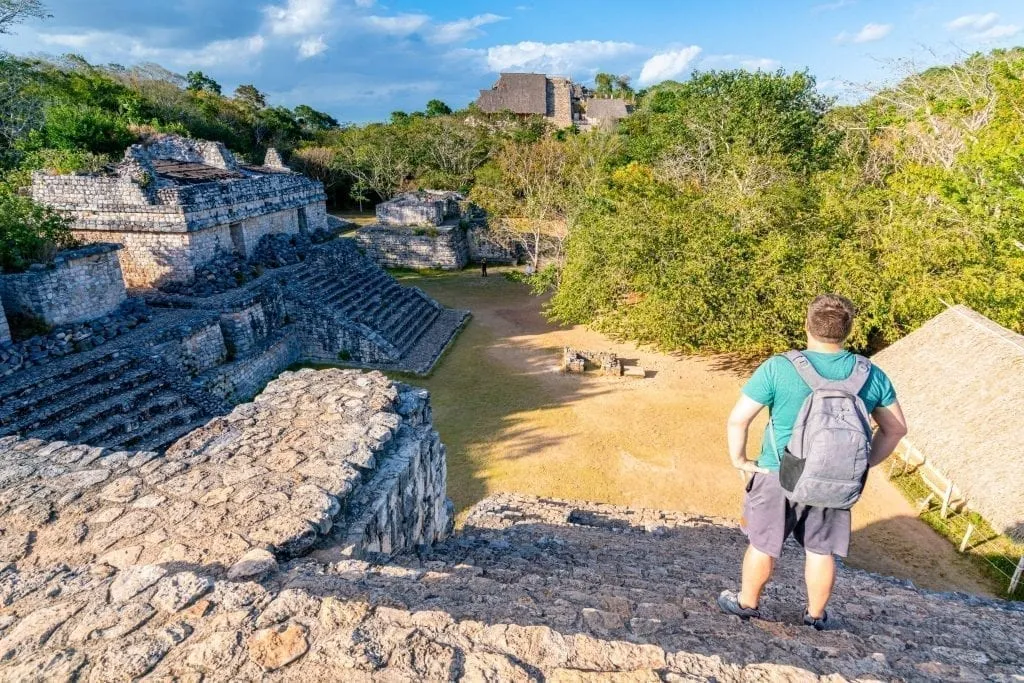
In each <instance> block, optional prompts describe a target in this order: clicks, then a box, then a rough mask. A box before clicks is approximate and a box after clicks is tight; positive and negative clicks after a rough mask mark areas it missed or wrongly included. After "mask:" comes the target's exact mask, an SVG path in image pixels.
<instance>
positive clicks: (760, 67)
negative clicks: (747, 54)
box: [740, 57, 782, 71]
mask: <svg viewBox="0 0 1024 683" xmlns="http://www.w3.org/2000/svg"><path fill="white" fill-rule="evenodd" d="M740 66H742V67H743V68H744V69H750V70H751V71H775V70H776V69H778V68H779V67H780V66H782V62H780V61H779V60H777V59H768V58H767V57H759V58H756V59H741V60H740Z"/></svg>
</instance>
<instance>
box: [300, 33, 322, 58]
mask: <svg viewBox="0 0 1024 683" xmlns="http://www.w3.org/2000/svg"><path fill="white" fill-rule="evenodd" d="M326 51H327V42H326V41H325V40H324V37H323V36H316V37H315V38H306V39H304V40H301V41H299V59H309V58H311V57H316V56H317V55H319V54H323V53H324V52H326Z"/></svg>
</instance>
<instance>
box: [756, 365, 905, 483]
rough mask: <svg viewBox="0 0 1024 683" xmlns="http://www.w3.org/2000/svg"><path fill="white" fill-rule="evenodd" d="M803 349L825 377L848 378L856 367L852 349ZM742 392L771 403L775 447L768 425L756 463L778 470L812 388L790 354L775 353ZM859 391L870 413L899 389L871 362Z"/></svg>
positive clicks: (816, 368)
mask: <svg viewBox="0 0 1024 683" xmlns="http://www.w3.org/2000/svg"><path fill="white" fill-rule="evenodd" d="M803 353H804V355H805V356H807V360H809V361H810V362H811V365H812V366H814V369H815V370H817V371H818V374H819V375H821V376H822V377H824V378H825V379H836V380H838V379H846V378H847V377H849V376H850V373H851V372H853V367H854V365H856V362H857V360H856V356H854V355H853V354H852V353H850V352H849V351H839V352H837V353H823V352H820V351H804V352H803ZM743 393H744V394H745V395H746V396H747V397H748V398H751V399H753V400H755V401H757V402H758V403H760V404H762V405H766V406H768V415H769V417H770V418H771V424H772V426H773V427H774V431H775V444H776V448H773V447H772V443H771V430H770V429H769V428H767V427H766V428H765V433H764V439H763V440H762V443H761V457H759V458H758V459H757V464H758V465H760V466H761V467H765V468H767V469H769V470H772V471H777V470H778V469H779V455H780V454H781V453H782V452H783V450H785V448H786V444H788V443H789V437H790V435H791V434H792V433H793V425H794V424H795V423H796V416H797V415H798V414H799V413H800V407H801V406H803V404H804V399H806V398H807V397H808V396H810V394H811V389H810V387H808V386H807V384H806V383H805V382H804V381H803V380H802V379H800V375H799V374H798V373H797V371H796V368H795V367H793V364H792V363H790V362H789V360H788V359H787V358H784V357H783V356H772V357H771V358H769V359H768V360H766V361H765V362H763V363H761V365H760V367H758V368H757V370H755V371H754V375H753V376H752V377H751V378H750V379H749V380H748V381H747V383H746V385H745V386H744V387H743ZM859 395H860V397H861V399H862V400H863V401H864V405H865V407H867V409H868V412H869V413H871V412H873V411H874V410H875V408H877V407H878V406H882V407H883V408H884V407H885V406H889V405H892V404H893V402H895V401H896V390H895V389H893V386H892V382H891V381H889V378H888V377H887V376H886V375H885V373H884V372H882V370H881V368H879V367H878V366H877V365H874V364H872V366H871V374H870V375H869V376H868V381H867V382H865V383H864V387H863V388H862V389H861V390H860V394H859Z"/></svg>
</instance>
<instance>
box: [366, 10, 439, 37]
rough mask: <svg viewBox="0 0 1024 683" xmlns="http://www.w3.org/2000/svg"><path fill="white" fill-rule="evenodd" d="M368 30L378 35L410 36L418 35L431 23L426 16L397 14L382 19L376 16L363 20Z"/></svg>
mask: <svg viewBox="0 0 1024 683" xmlns="http://www.w3.org/2000/svg"><path fill="white" fill-rule="evenodd" d="M363 22H364V24H365V25H366V27H367V28H369V29H370V30H372V31H376V32H378V33H385V34H387V35H392V36H408V35H412V34H413V33H416V32H417V31H419V30H420V29H422V28H423V27H424V26H426V25H427V24H429V23H430V17H428V16H427V15H426V14H396V15H395V16H393V17H382V16H378V15H376V14H373V15H370V16H368V17H365V18H364V19H363Z"/></svg>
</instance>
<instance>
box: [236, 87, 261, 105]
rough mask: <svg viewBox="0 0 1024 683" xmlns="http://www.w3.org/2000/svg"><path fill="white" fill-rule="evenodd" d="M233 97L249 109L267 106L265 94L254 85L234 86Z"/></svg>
mask: <svg viewBox="0 0 1024 683" xmlns="http://www.w3.org/2000/svg"><path fill="white" fill-rule="evenodd" d="M235 99H236V100H237V101H238V102H239V103H241V104H242V106H243V107H245V108H247V109H250V110H259V109H263V108H264V107H266V106H267V96H266V95H264V94H263V93H262V92H260V91H259V90H258V89H257V88H256V86H254V85H240V86H238V87H237V88H235Z"/></svg>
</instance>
